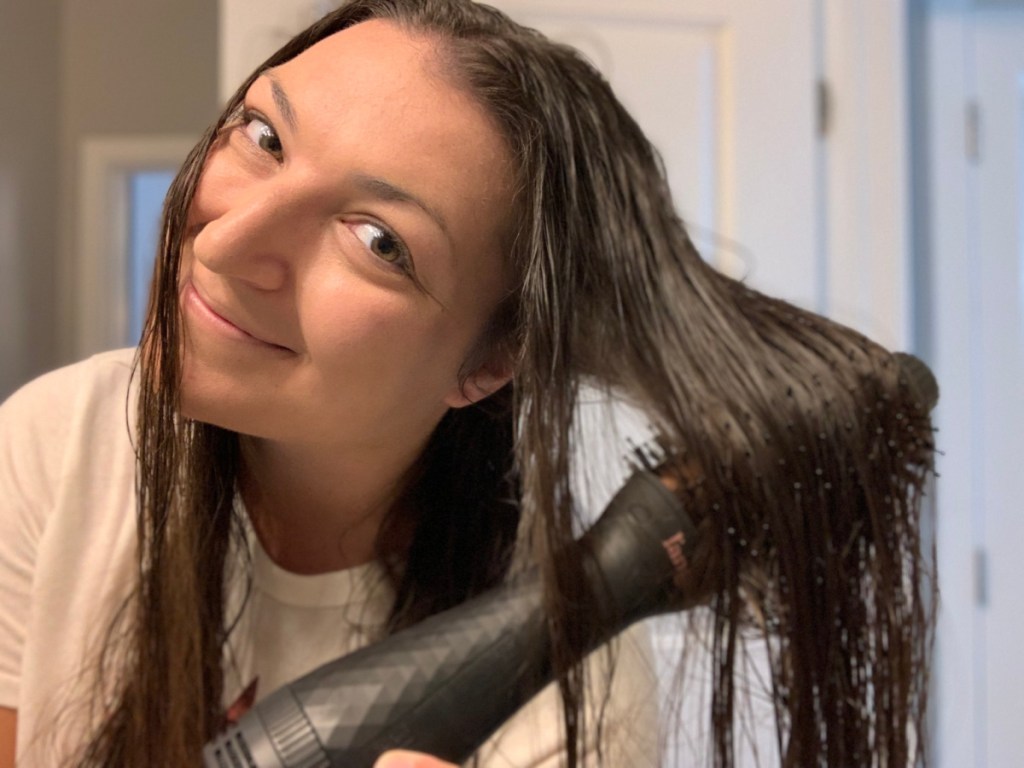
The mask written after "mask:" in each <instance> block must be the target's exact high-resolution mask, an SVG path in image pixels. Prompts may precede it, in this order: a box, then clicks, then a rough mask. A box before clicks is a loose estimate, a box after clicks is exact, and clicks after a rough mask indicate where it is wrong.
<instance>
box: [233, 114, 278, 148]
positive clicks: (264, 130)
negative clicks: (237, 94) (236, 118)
mask: <svg viewBox="0 0 1024 768" xmlns="http://www.w3.org/2000/svg"><path fill="white" fill-rule="evenodd" d="M241 127H242V131H243V132H244V133H245V135H246V136H248V137H249V141H251V142H252V143H253V144H255V145H256V146H257V147H259V148H260V149H262V150H263V151H264V152H267V153H268V154H271V155H273V156H274V157H280V156H281V149H282V147H281V139H280V138H279V137H278V135H277V131H275V130H274V129H273V128H272V127H271V126H270V124H269V123H268V122H267V121H265V120H263V119H262V118H260V117H257V116H256V115H253V114H251V113H249V114H246V115H245V116H244V117H243V118H242V126H241Z"/></svg>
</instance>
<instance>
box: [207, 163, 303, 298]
mask: <svg viewBox="0 0 1024 768" xmlns="http://www.w3.org/2000/svg"><path fill="white" fill-rule="evenodd" d="M240 176H242V175H241V174H237V173H234V172H232V171H231V170H230V169H225V170H221V169H220V168H218V167H217V163H216V162H213V163H211V164H210V165H208V167H207V169H206V172H204V174H203V176H202V178H201V179H200V182H199V187H198V188H197V190H196V195H195V198H194V199H193V204H192V208H191V216H190V220H191V221H190V223H191V227H190V228H191V230H192V231H193V232H194V233H195V235H194V240H193V243H192V250H193V254H194V258H195V259H196V260H197V261H198V262H199V263H200V264H202V265H203V266H204V267H205V268H207V269H209V270H210V271H212V272H215V273H217V274H220V275H222V276H225V277H231V278H233V279H236V280H239V281H241V282H244V283H246V284H248V285H250V286H252V287H254V288H257V289H259V290H263V291H275V290H279V289H280V288H282V287H284V286H285V285H286V284H287V283H288V281H289V278H290V276H291V274H292V272H293V270H294V269H295V268H296V266H297V264H298V262H299V260H300V259H301V258H302V257H303V255H304V254H305V253H307V252H308V250H309V248H310V247H311V245H312V242H313V237H314V232H313V229H314V222H312V221H311V217H310V216H309V214H308V213H307V211H308V210H309V206H308V205H304V204H303V203H304V193H303V190H302V187H301V184H299V183H296V181H295V180H290V179H289V178H287V176H286V175H285V173H284V172H280V173H278V174H276V175H273V176H269V177H264V178H259V179H254V178H252V177H251V176H247V177H245V178H240ZM307 202H308V201H307Z"/></svg>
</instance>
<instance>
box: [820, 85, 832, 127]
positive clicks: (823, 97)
mask: <svg viewBox="0 0 1024 768" xmlns="http://www.w3.org/2000/svg"><path fill="white" fill-rule="evenodd" d="M816 91H817V102H818V137H819V138H822V139H823V138H825V137H826V136H828V134H829V131H830V130H831V128H832V89H831V88H830V87H829V84H828V81H827V80H819V81H818V84H817V87H816Z"/></svg>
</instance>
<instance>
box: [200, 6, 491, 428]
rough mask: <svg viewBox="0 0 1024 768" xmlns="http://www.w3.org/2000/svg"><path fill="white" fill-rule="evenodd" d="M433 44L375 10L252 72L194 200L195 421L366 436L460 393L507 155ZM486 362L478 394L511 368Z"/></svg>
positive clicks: (414, 420)
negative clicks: (241, 108)
mask: <svg viewBox="0 0 1024 768" xmlns="http://www.w3.org/2000/svg"><path fill="white" fill-rule="evenodd" d="M434 51H435V47H434V43H432V42H431V41H429V40H426V39H424V38H420V37H411V36H410V35H408V34H407V33H405V32H403V31H401V30H400V29H399V28H398V27H396V26H393V25H391V24H389V23H386V22H382V21H371V22H367V23H364V24H359V25H357V26H354V27H352V28H349V29H347V30H345V31H342V32H339V33H337V34H335V35H333V36H331V37H329V38H327V39H325V40H323V41H321V42H320V43H318V44H317V45H315V46H313V47H312V48H310V49H309V50H307V51H305V52H304V53H302V54H301V55H300V56H298V57H296V58H295V59H293V60H292V61H290V62H288V63H286V64H284V65H282V66H280V67H278V68H276V69H275V70H272V71H271V72H269V73H267V74H266V75H264V76H262V77H260V78H259V80H257V81H256V82H255V83H254V84H253V86H252V88H251V89H250V90H249V92H248V95H247V96H246V99H245V112H244V113H243V114H242V115H240V116H239V117H238V119H236V120H234V121H232V123H231V125H230V126H229V127H228V128H226V129H225V130H224V132H223V134H222V136H221V138H220V139H219V141H218V142H217V143H216V144H215V146H214V148H213V149H212V150H211V152H210V155H209V157H208V159H207V161H206V165H205V167H204V171H203V175H202V177H201V180H200V182H199V186H198V190H197V192H196V195H195V200H194V202H193V204H192V208H191V211H190V222H189V232H188V238H187V240H186V245H185V247H184V250H183V253H182V267H181V274H182V282H181V303H182V312H183V317H184V324H185V338H186V341H185V364H184V372H185V373H184V380H183V395H182V399H183V408H184V410H185V413H186V414H187V415H188V416H190V417H192V418H195V419H199V420H202V421H208V422H211V423H215V424H218V425H220V426H224V427H227V428H229V429H233V430H236V431H239V432H242V433H245V434H250V435H256V436H259V437H265V438H270V439H274V440H282V441H302V442H307V443H339V444H342V443H343V444H346V445H348V446H350V447H363V448H365V447H368V446H369V445H370V444H379V443H381V442H385V443H386V442H390V441H396V440H403V439H409V438H415V437H420V438H422V437H424V436H425V434H426V433H427V432H429V430H430V429H431V428H432V427H433V425H435V424H436V423H437V421H438V419H439V418H440V417H441V416H442V415H443V413H444V411H445V410H446V409H447V408H448V407H452V406H459V405H463V404H465V402H466V400H465V398H464V396H463V391H462V388H461V387H460V382H459V378H458V376H459V371H460V368H461V366H462V364H463V362H464V361H465V360H466V359H467V358H468V357H469V355H470V353H471V351H472V350H473V348H474V344H475V343H477V341H478V340H479V339H480V337H481V334H482V332H483V329H484V327H485V324H486V322H487V320H488V319H489V317H490V316H491V314H492V313H493V311H494V310H495V308H496V306H497V304H498V301H499V299H500V298H501V296H502V294H503V291H504V290H505V280H504V271H503V255H502V253H501V232H502V231H503V229H504V228H505V227H506V225H507V217H508V211H509V201H510V191H509V190H510V183H509V170H508V157H507V153H506V150H505V147H504V144H503V142H502V139H501V137H500V135H499V134H498V132H497V130H496V128H495V127H494V125H493V124H492V122H491V120H490V119H489V118H488V116H487V115H486V113H484V111H483V109H482V108H481V107H480V106H479V105H478V104H477V103H476V102H475V101H473V100H472V99H471V98H470V97H469V96H468V95H466V94H465V93H464V92H463V91H461V90H459V89H457V88H455V87H453V86H452V85H450V84H449V83H448V82H446V81H445V79H444V77H443V75H442V74H441V67H440V65H439V62H438V60H437V58H436V57H435V55H434ZM492 363H493V364H492V365H490V366H487V367H485V369H483V370H481V371H480V374H479V376H478V377H477V378H476V379H471V381H470V385H469V386H468V387H467V388H466V392H467V394H469V395H470V396H471V397H473V398H479V397H480V396H483V394H485V393H486V392H488V391H490V390H493V389H494V388H496V387H497V386H499V385H500V384H501V383H504V381H505V380H506V379H507V374H506V373H505V371H504V367H505V366H503V365H502V364H501V362H500V361H492ZM474 384H478V385H479V387H480V388H475V387H474Z"/></svg>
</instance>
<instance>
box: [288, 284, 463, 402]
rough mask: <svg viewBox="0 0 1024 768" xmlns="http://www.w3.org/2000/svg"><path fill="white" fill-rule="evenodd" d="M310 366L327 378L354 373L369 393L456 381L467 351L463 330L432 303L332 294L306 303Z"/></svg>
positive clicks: (374, 294)
mask: <svg viewBox="0 0 1024 768" xmlns="http://www.w3.org/2000/svg"><path fill="white" fill-rule="evenodd" d="M305 306H306V309H305V310H304V311H303V312H302V316H301V323H302V328H303V336H304V338H305V340H306V344H307V350H308V352H309V355H310V359H311V361H312V362H313V363H314V364H315V365H316V366H317V367H318V368H321V369H323V372H324V374H325V375H326V376H328V377H329V376H332V375H338V376H343V377H345V378H346V379H350V377H351V376H352V375H353V374H356V375H358V376H359V377H360V379H361V380H363V381H365V383H366V386H367V387H368V388H370V389H374V388H379V389H381V390H387V389H390V388H392V387H398V388H402V387H403V382H406V381H410V382H411V381H415V380H421V381H422V382H423V384H424V385H426V384H427V382H428V381H429V382H432V383H436V384H437V385H440V386H444V385H445V384H447V383H450V382H454V381H455V380H456V377H457V375H458V370H459V368H460V366H461V364H462V360H463V357H464V355H465V354H466V352H467V349H468V342H467V340H466V339H465V338H463V336H465V333H464V332H463V329H462V328H460V327H459V326H458V325H457V324H455V323H453V322H451V320H450V319H449V318H448V317H447V316H446V315H445V314H443V312H442V311H441V310H440V308H439V307H437V306H436V305H435V304H433V303H427V302H422V301H418V300H412V301H411V300H410V299H409V298H408V297H407V296H402V295H399V294H392V293H389V292H386V291H380V290H376V289H372V288H371V289H360V290H355V291H351V290H350V291H345V292H341V291H336V292H335V291H332V292H327V293H325V294H322V295H321V296H319V297H318V299H317V300H316V301H308V302H305Z"/></svg>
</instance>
